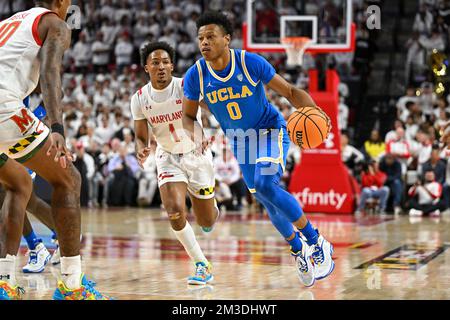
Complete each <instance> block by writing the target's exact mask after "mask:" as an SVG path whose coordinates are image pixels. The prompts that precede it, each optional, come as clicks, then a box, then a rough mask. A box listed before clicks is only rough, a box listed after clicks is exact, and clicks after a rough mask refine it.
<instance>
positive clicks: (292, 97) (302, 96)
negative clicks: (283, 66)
mask: <svg viewBox="0 0 450 320" xmlns="http://www.w3.org/2000/svg"><path fill="white" fill-rule="evenodd" d="M267 86H268V87H269V88H270V89H272V90H274V91H275V92H276V93H278V94H279V95H281V96H283V97H285V98H286V99H288V100H289V102H290V103H291V104H292V105H293V106H294V107H295V108H296V109H299V108H302V107H314V108H317V105H316V103H315V102H314V100H313V99H312V98H311V96H310V95H309V94H308V93H307V92H306V91H304V90H302V89H299V88H296V87H294V86H293V85H292V84H290V83H289V82H287V81H286V80H285V79H284V78H283V77H281V76H280V75H279V74H275V76H274V77H273V79H272V80H271V81H270V82H269V83H267Z"/></svg>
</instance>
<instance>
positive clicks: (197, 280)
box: [187, 262, 214, 285]
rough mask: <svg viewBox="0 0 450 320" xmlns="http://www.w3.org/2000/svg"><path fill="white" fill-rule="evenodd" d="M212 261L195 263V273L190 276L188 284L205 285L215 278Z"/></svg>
mask: <svg viewBox="0 0 450 320" xmlns="http://www.w3.org/2000/svg"><path fill="white" fill-rule="evenodd" d="M211 271H212V266H211V263H209V262H208V264H206V263H204V262H197V263H196V264H195V275H194V276H192V277H189V278H188V281H187V282H188V284H194V285H205V284H207V283H209V282H211V281H213V280H214V276H213V275H212V273H211Z"/></svg>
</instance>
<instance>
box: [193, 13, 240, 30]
mask: <svg viewBox="0 0 450 320" xmlns="http://www.w3.org/2000/svg"><path fill="white" fill-rule="evenodd" d="M208 24H217V25H218V26H220V27H221V28H222V29H223V31H225V34H229V35H230V36H233V25H232V24H231V21H230V20H229V19H228V17H227V16H226V15H225V14H223V13H222V12H219V11H207V12H205V13H204V14H202V15H201V16H200V18H198V20H197V31H198V29H200V27H203V26H206V25H208Z"/></svg>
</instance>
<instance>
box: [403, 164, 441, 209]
mask: <svg viewBox="0 0 450 320" xmlns="http://www.w3.org/2000/svg"><path fill="white" fill-rule="evenodd" d="M408 195H409V197H410V200H409V206H410V210H409V215H410V216H422V215H423V214H426V215H428V214H429V215H430V216H439V215H440V214H441V210H442V209H443V208H444V206H443V205H442V201H441V195H442V185H441V184H440V183H439V182H437V181H436V180H435V175H434V172H433V171H431V170H430V171H426V172H425V178H424V183H423V184H422V182H421V181H420V180H418V181H417V182H416V183H415V184H414V186H412V187H411V188H410V189H409V191H408ZM416 197H417V199H416Z"/></svg>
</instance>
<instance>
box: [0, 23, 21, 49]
mask: <svg viewBox="0 0 450 320" xmlns="http://www.w3.org/2000/svg"><path fill="white" fill-rule="evenodd" d="M21 23H22V21H14V22H11V23H5V24H4V25H3V26H1V27H0V48H1V47H3V46H4V45H5V44H6V42H8V40H9V38H11V37H12V35H13V34H14V32H16V31H17V29H18V28H19V26H20V24H21Z"/></svg>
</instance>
